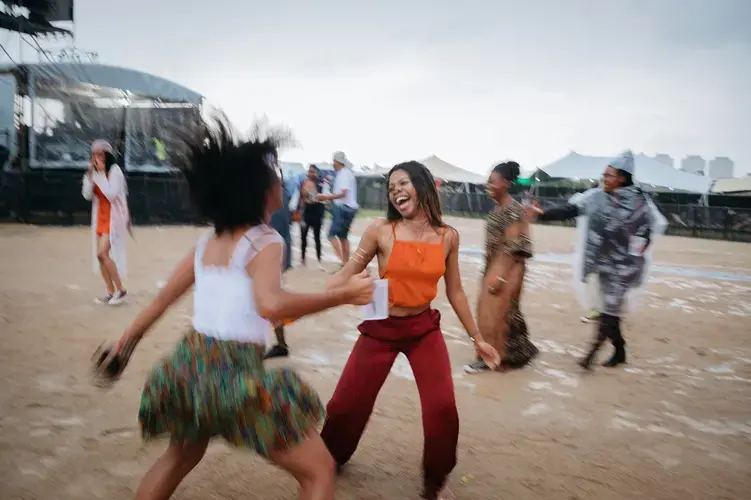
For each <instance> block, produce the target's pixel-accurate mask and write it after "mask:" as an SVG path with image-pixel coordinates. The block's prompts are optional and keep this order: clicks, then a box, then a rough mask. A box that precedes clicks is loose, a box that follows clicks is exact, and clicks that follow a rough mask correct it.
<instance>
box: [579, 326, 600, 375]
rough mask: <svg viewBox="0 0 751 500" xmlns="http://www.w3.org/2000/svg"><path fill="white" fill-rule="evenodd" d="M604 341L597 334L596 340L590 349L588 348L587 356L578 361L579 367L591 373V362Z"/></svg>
mask: <svg viewBox="0 0 751 500" xmlns="http://www.w3.org/2000/svg"><path fill="white" fill-rule="evenodd" d="M604 341H605V339H600V337H599V334H598V337H597V339H596V340H595V341H594V342H592V347H590V349H589V352H588V353H587V355H586V356H585V357H584V359H582V360H581V361H579V366H581V367H582V368H584V369H585V370H587V371H592V362H593V361H594V359H595V356H596V355H597V351H599V350H600V346H601V345H602V343H603V342H604Z"/></svg>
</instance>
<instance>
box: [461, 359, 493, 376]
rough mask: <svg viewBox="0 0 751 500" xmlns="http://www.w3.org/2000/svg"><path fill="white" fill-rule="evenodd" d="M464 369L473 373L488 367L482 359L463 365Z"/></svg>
mask: <svg viewBox="0 0 751 500" xmlns="http://www.w3.org/2000/svg"><path fill="white" fill-rule="evenodd" d="M464 371H465V372H466V373H470V374H475V373H482V372H487V371H490V367H489V366H488V365H486V364H485V361H483V360H481V359H480V360H477V361H475V362H474V363H470V364H468V365H464Z"/></svg>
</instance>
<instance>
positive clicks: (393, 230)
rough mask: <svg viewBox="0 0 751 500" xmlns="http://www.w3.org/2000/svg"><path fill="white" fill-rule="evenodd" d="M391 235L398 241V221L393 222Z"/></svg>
mask: <svg viewBox="0 0 751 500" xmlns="http://www.w3.org/2000/svg"><path fill="white" fill-rule="evenodd" d="M391 235H392V236H393V237H394V241H396V221H394V222H392V223H391Z"/></svg>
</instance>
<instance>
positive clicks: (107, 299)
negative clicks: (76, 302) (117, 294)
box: [94, 293, 112, 304]
mask: <svg viewBox="0 0 751 500" xmlns="http://www.w3.org/2000/svg"><path fill="white" fill-rule="evenodd" d="M110 300H112V294H111V293H108V294H107V295H102V296H101V297H97V298H95V299H94V302H95V303H96V304H109V303H110Z"/></svg>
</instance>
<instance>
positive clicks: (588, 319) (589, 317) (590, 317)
mask: <svg viewBox="0 0 751 500" xmlns="http://www.w3.org/2000/svg"><path fill="white" fill-rule="evenodd" d="M580 319H581V322H582V323H594V322H595V321H600V313H599V312H598V311H589V312H588V313H587V314H586V315H584V316H582V317H581V318H580Z"/></svg>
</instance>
